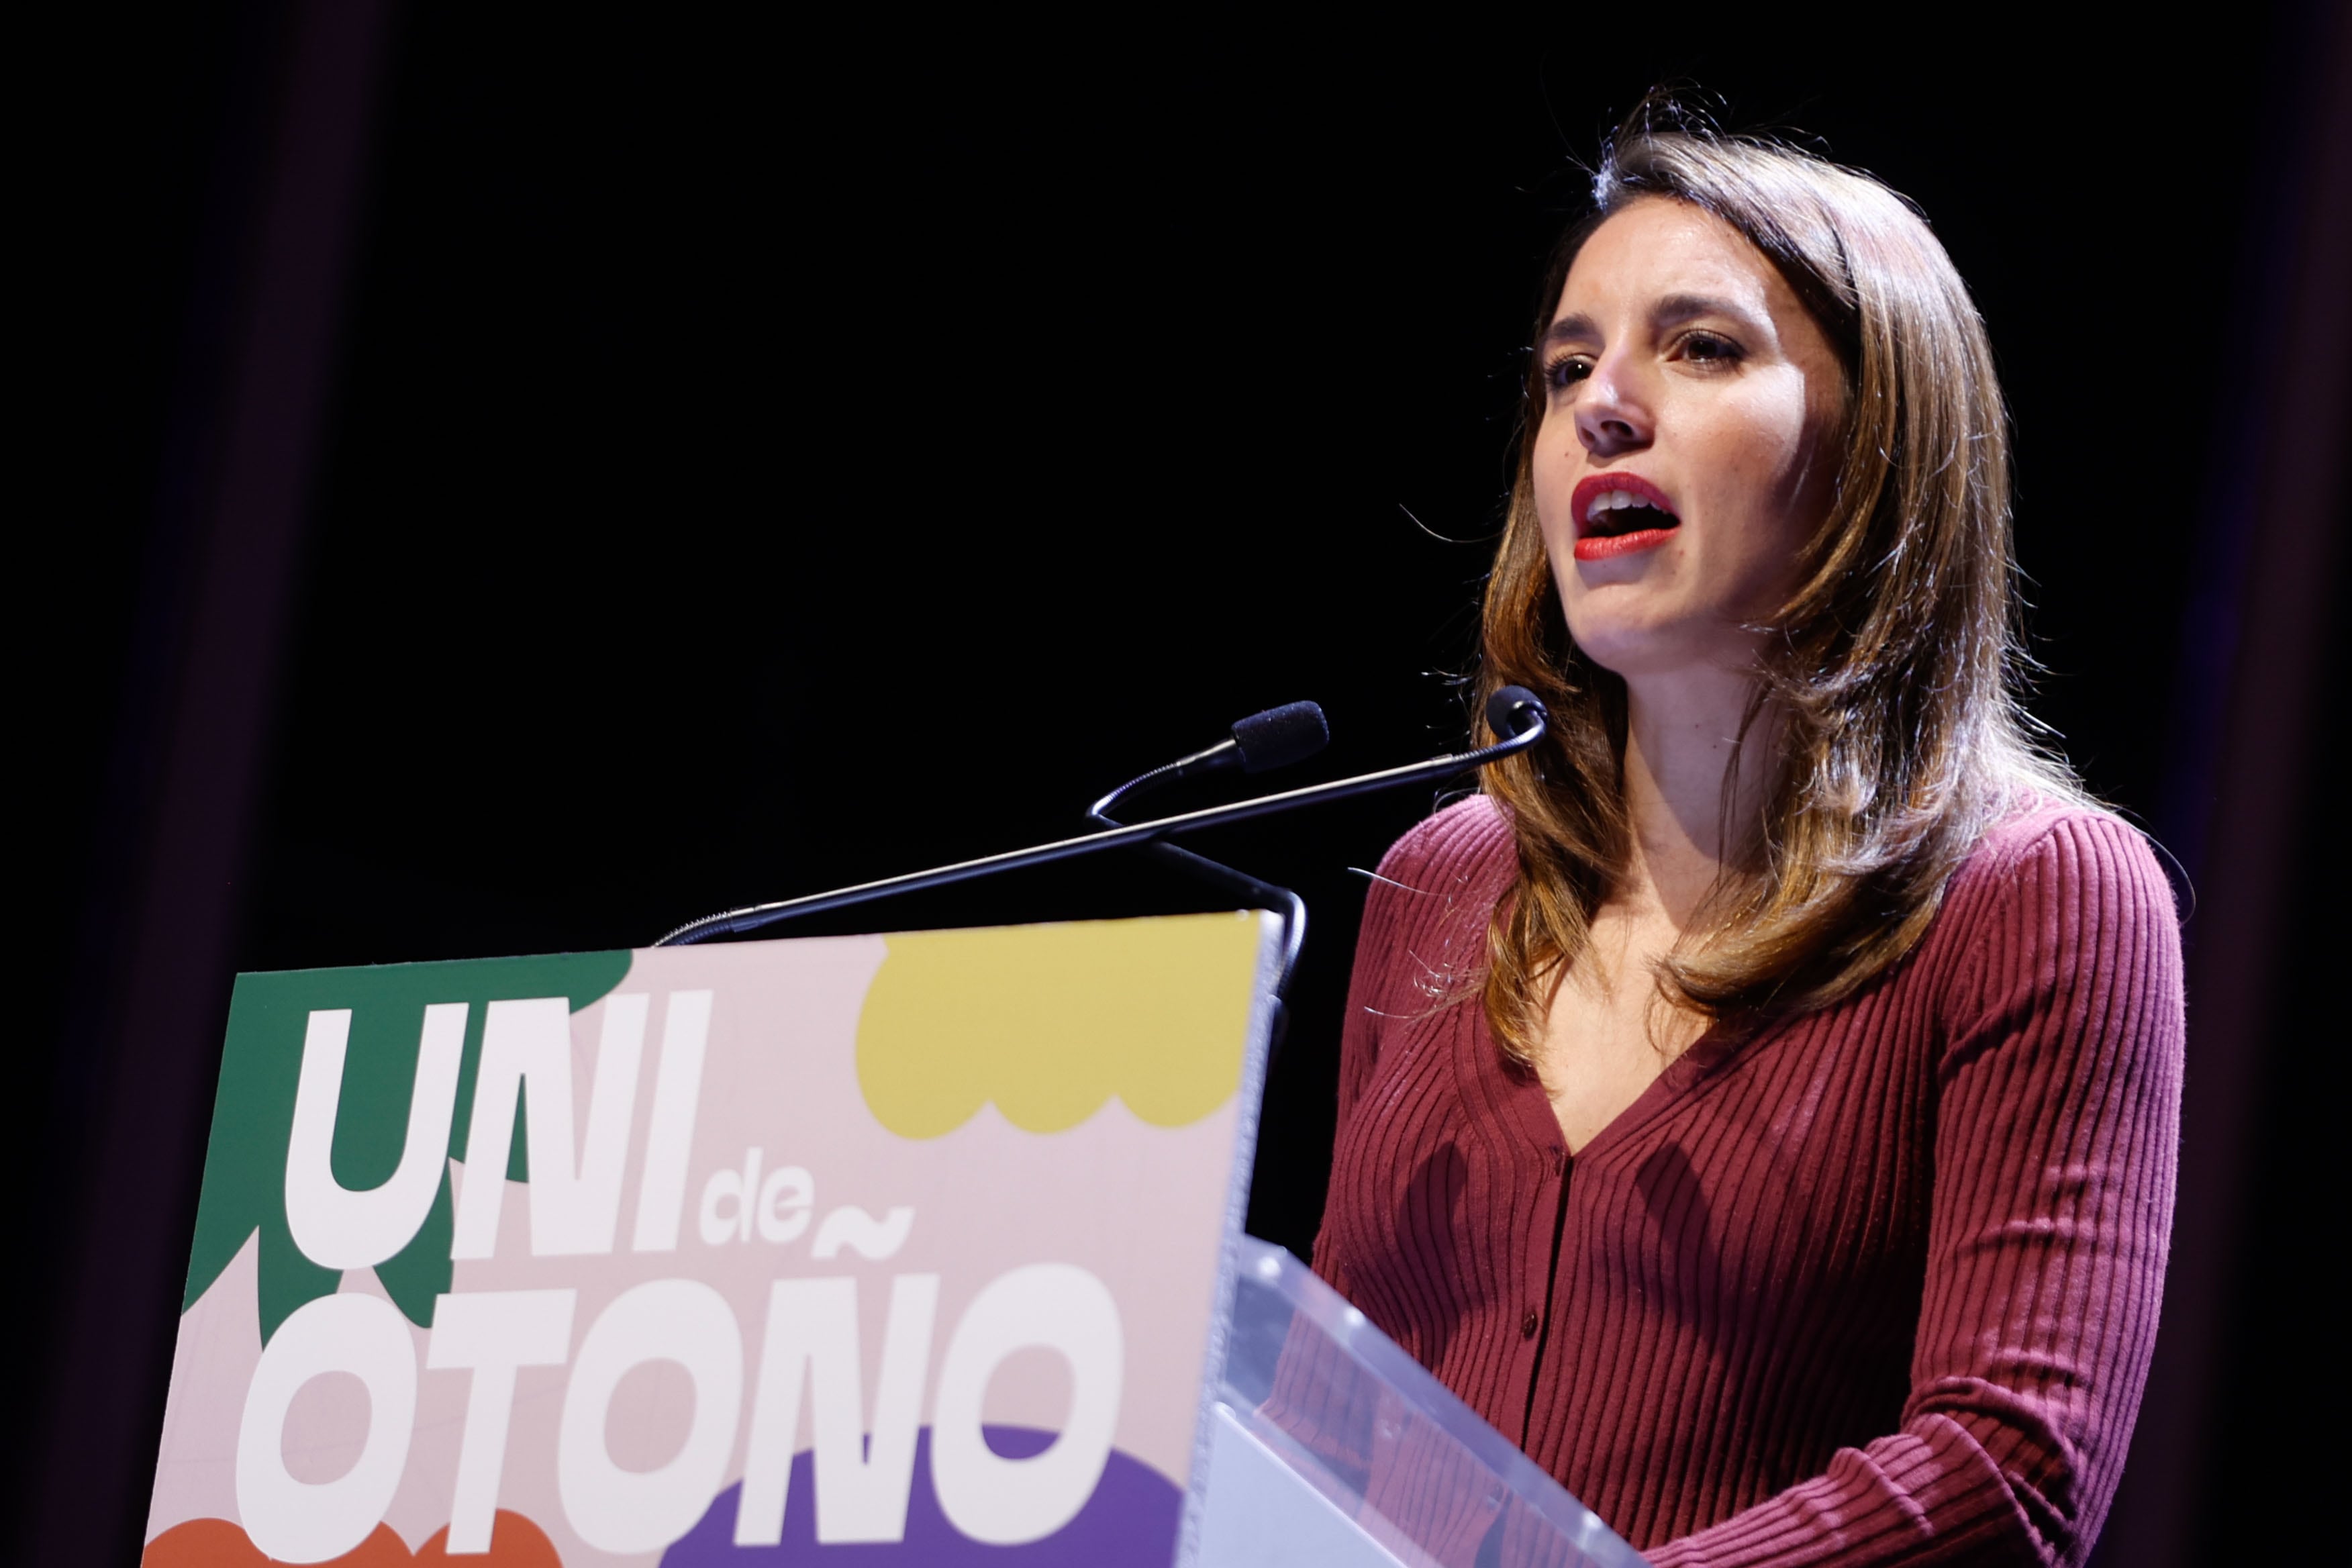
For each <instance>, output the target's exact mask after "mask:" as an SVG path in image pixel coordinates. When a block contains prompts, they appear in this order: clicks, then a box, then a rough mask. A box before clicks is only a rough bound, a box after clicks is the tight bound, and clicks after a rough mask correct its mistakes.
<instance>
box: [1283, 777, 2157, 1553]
mask: <svg viewBox="0 0 2352 1568" xmlns="http://www.w3.org/2000/svg"><path fill="white" fill-rule="evenodd" d="M1513 866H1514V859H1513V854H1512V848H1511V841H1510V833H1509V829H1508V827H1507V824H1506V823H1505V822H1504V821H1503V819H1502V817H1501V816H1500V815H1499V812H1498V810H1497V808H1496V806H1495V805H1493V804H1492V803H1491V802H1489V801H1487V800H1486V799H1485V798H1483V797H1480V798H1473V799H1471V800H1467V801H1464V802H1462V803H1461V804H1459V805H1454V806H1453V807H1451V808H1450V809H1448V810H1445V811H1444V812H1441V813H1439V814H1438V815H1437V816H1433V817H1432V818H1431V819H1430V820H1428V821H1427V822H1424V823H1423V824H1422V825H1421V826H1419V827H1417V828H1415V829H1414V830H1413V831H1412V833H1410V834H1408V835H1407V836H1406V837H1404V838H1403V839H1402V841H1400V842H1399V843H1398V845H1397V846H1396V847H1395V848H1394V849H1392V850H1391V851H1390V853H1389V855H1388V857H1387V858H1386V859H1385V860H1383V861H1382V862H1381V873H1380V879H1379V880H1377V881H1375V883H1374V884H1373V887H1372V890H1371V895H1370V900H1369V901H1368V903H1367V905H1366V907H1365V911H1364V923H1363V934H1362V938H1361V942H1360V946H1359V948H1358V952H1357V958H1356V973H1355V982H1354V984H1353V986H1352V988H1351V992H1350V994H1349V1018H1348V1024H1347V1028H1346V1033H1345V1036H1344V1038H1343V1043H1342V1046H1341V1054H1340V1069H1339V1070H1340V1078H1339V1140H1338V1145H1337V1148H1336V1151H1335V1154H1334V1159H1333V1163H1332V1170H1331V1187H1330V1197H1329V1203H1328V1209H1327V1211H1326V1215H1325V1218H1324V1222H1323V1229H1322V1232H1321V1235H1320V1236H1319V1237H1318V1240H1317V1242H1316V1247H1315V1258H1314V1261H1315V1268H1316V1269H1317V1270H1318V1272H1319V1273H1321V1274H1322V1275H1323V1276H1324V1278H1326V1279H1328V1280H1330V1281H1331V1283H1332V1284H1333V1285H1334V1286H1335V1287H1337V1288H1338V1289H1339V1290H1340V1291H1341V1292H1342V1293H1343V1294H1345V1295H1346V1296H1347V1297H1348V1299H1349V1300H1351V1301H1353V1302H1354V1303H1355V1304H1356V1305H1357V1306H1358V1307H1360V1308H1361V1309H1362V1310H1363V1311H1364V1312H1365V1314H1366V1315H1367V1316H1368V1317H1370V1319H1371V1321H1373V1322H1375V1323H1377V1324H1378V1325H1379V1326H1380V1327H1381V1329H1382V1330H1383V1331H1386V1332H1387V1333H1388V1334H1390V1335H1391V1337H1392V1338H1394V1339H1395V1340H1396V1341H1397V1342H1399V1343H1401V1344H1402V1345H1403V1346H1404V1347H1405V1349H1406V1350H1408V1351H1410V1352H1412V1354H1413V1355H1414V1356H1415V1357H1417V1358H1418V1359H1419V1360H1420V1361H1421V1362H1422V1363H1423V1364H1424V1365H1426V1366H1427V1367H1429V1368H1430V1370H1431V1371H1432V1372H1433V1373H1436V1374H1437V1376H1438V1377H1439V1378H1440V1379H1442V1380H1443V1381H1444V1383H1445V1384H1446V1385H1447V1386H1449V1387H1450V1388H1452V1389H1453V1390H1454V1392H1455V1393H1457V1394H1460V1395H1461V1396H1462V1397H1463V1398H1464V1399H1465V1400H1466V1401H1467V1402H1468V1403H1469V1404H1470V1405H1472V1406H1473V1407H1474V1408H1475V1409H1476V1410H1477V1411H1478V1413H1479V1414H1480V1415H1484V1416H1485V1417H1486V1419H1487V1420H1488V1421H1490V1422H1492V1423H1493V1424H1494V1425H1495V1426H1497V1427H1499V1428H1500V1429H1501V1430H1502V1431H1503V1432H1504V1433H1505V1434H1507V1436H1510V1437H1511V1438H1512V1439H1513V1440H1514V1441H1516V1442H1517V1443H1518V1444H1519V1445H1520V1446H1521V1447H1523V1448H1525V1449H1526V1450H1527V1452H1528V1454H1529V1455H1530V1456H1531V1457H1533V1458H1535V1460H1536V1461H1537V1462H1538V1463H1539V1464H1541V1465H1542V1466H1543V1467H1544V1468H1546V1469H1547V1470H1549V1471H1550V1472H1551V1474H1553V1475H1554V1476H1557V1477H1558V1478H1559V1479H1560V1481H1561V1482H1562V1484H1564V1485H1565V1486H1567V1488H1568V1489H1570V1491H1572V1492H1574V1493H1575V1494H1576V1495H1577V1496H1578V1497H1579V1498H1580V1499H1581V1500H1583V1501H1584V1503H1585V1504H1586V1505H1587V1506H1588V1507H1590V1508H1591V1509H1592V1510H1594V1511H1595V1512H1596V1513H1598V1514H1600V1515H1601V1518H1602V1519H1603V1520H1605V1521H1608V1523H1609V1524H1610V1525H1611V1526H1612V1528H1613V1529H1615V1530H1616V1531H1618V1532H1619V1533H1620V1534H1621V1535H1623V1536H1624V1537H1625V1538H1626V1539H1627V1540H1629V1541H1631V1542H1633V1544H1634V1545H1635V1546H1637V1547H1639V1548H1641V1549H1643V1552H1645V1553H1646V1554H1647V1555H1648V1557H1649V1558H1650V1560H1651V1561H1652V1562H1653V1563H1655V1564H1657V1565H1658V1568H1698V1565H1701V1564H1705V1565H1707V1568H1730V1565H1733V1564H1739V1565H1743V1568H1745V1565H1748V1564H1765V1563H1771V1564H1788V1563H1838V1564H1864V1563H1930V1562H1933V1563H1957V1562H1968V1563H2012V1562H2014V1563H2080V1562H2081V1561H2082V1560H2083V1559H2084V1557H2085V1556H2086V1555H2087V1554H2088V1552H2089V1551H2090V1547H2091V1543H2092V1542H2093V1541H2094V1540H2095V1538H2096V1536H2097V1533H2098V1530H2099V1525H2100V1522H2101V1521H2102V1520H2103V1519H2104V1517H2105V1513H2106V1510H2107V1505H2108V1503H2109V1501H2110V1500H2112V1499H2113V1497H2114V1495H2115V1489H2116V1481H2117V1479H2118V1477H2119V1475H2120V1472H2121V1469H2122V1466H2123V1461H2124V1452H2125V1449H2126V1446H2127V1443H2128V1439H2129V1437H2130V1435H2131V1428H2132V1421H2133V1418H2134V1416H2135V1415H2137V1410H2138V1406H2139V1398H2140V1390H2141V1386H2142V1384H2143V1383H2144V1382H2145V1380H2146V1378H2147V1364H2148V1354H2149V1352H2150V1349H2151V1347H2152V1342H2153V1341H2154V1338H2155V1334H2156V1321H2157V1306H2158V1298H2159V1296H2160V1294H2161V1291H2162V1286H2163V1277H2164V1261H2165V1248H2166V1242H2167V1237H2168V1231H2169V1227H2170V1223H2171V1215H2172V1196H2173V1173H2174V1165H2175V1159H2176V1151H2177V1147H2178V1142H2179V1100H2180V1068H2181V982H2180V956H2179V927H2178V923H2177V920H2176V915H2175V911H2174V908H2173V901H2172V896H2171V890H2170V889H2169V887H2168V885H2167V883H2166V881H2165V879H2164V877H2163V875H2162V873H2161V872H2160V871H2159V870H2158V867H2157V865H2156V863H2155V860H2154V859H2153V858H2152V857H2151V856H2150V854H2149V852H2148V849H2147V845H2146V844H2145V842H2144V841H2143V840H2142V839H2141V838H2140V837H2139V835H2138V834H2137V833H2135V832H2134V831H2132V830H2131V829H2130V828H2129V827H2127V826H2125V825H2124V824H2122V823H2120V822H2118V821H2116V819H2115V818H2113V817H2110V816H2103V815H2099V814H2096V813H2093V812H2088V811H2083V810H2078V809H2062V808H2058V807H2054V806H2049V805H2044V806H2041V807H2039V808H2037V809H2033V810H2031V811H2028V812H2026V813H2024V814H2023V815H2021V816H2016V817H2013V818H2011V820H2010V821H2008V822H2006V823H2004V824H2003V825H2001V826H1999V827H1997V828H1996V829H1994V830H1993V831H1992V832H1991V833H1990V834H1989V835H1987V837H1985V839H1984V841H1983V842H1982V843H1981V844H1980V845H1979V847H1977V849H1976V851H1975V853H1974V854H1973V855H1972V856H1971V858H1969V860H1968V861H1967V862H1966V864H1965V865H1963V866H1962V868H1960V869H1959V870H1958V872H1957V873H1956V874H1955V876H1954V878H1953V880H1952V883H1951V885H1950V887H1949V888H1948V890H1947V893H1946V897H1945V900H1944V904H1943V907H1942V910H1940V912H1939V913H1938V914H1937V917H1936V920H1935V921H1934V923H1933V925H1932V926H1931V927H1930V928H1929V930H1928V931H1927V935H1926V937H1925V938H1924V939H1923V940H1922V942H1921V943H1920V945H1919V946H1918V947H1917V948H1916V950H1915V951H1914V952H1912V953H1911V954H1910V955H1909V956H1908V957H1907V958H1906V960H1905V961H1904V962H1903V963H1900V964H1898V965H1896V966H1895V968H1894V969H1892V970H1891V971H1889V972H1888V973H1886V974H1885V975H1883V976H1881V977H1880V978H1879V980H1878V981H1876V982H1875V983H1874V984H1873V985H1871V986H1870V987H1869V988H1868V989H1866V990H1865V991H1864V992H1863V993H1862V994H1859V995H1857V996H1855V997H1853V998H1852V999H1851V1000H1849V1001H1847V1002H1844V1003H1843V1004H1840V1005H1836V1006H1833V1007H1831V1008H1828V1009H1826V1010H1824V1011H1822V1012H1819V1013H1815V1014H1812V1015H1811V1016H1804V1017H1800V1018H1797V1019H1794V1020H1792V1021H1789V1022H1785V1023H1782V1024H1780V1025H1779V1026H1775V1027H1772V1028H1770V1029H1769V1030H1768V1031H1766V1032H1764V1033H1762V1034H1760V1035H1759V1036H1757V1037H1753V1038H1751V1039H1749V1040H1748V1042H1747V1043H1746V1044H1744V1045H1741V1046H1738V1047H1727V1046H1725V1045H1724V1044H1722V1043H1721V1042H1720V1041H1719V1040H1718V1039H1717V1038H1716V1037H1706V1038H1702V1039H1701V1040H1700V1041H1699V1043H1698V1044H1697V1045H1696V1046H1695V1047H1692V1048H1691V1049H1690V1050H1689V1051H1687V1052H1686V1053H1685V1054H1684V1055H1683V1056H1681V1057H1679V1058H1676V1059H1675V1061H1674V1062H1673V1063H1671V1064H1670V1065H1669V1066H1668V1067H1667V1068H1666V1070H1665V1071H1664V1074H1663V1075H1662V1076H1661V1077H1660V1078H1659V1079H1658V1080H1657V1081H1656V1082H1655V1083H1654V1084H1652V1085H1651V1086H1650V1088H1649V1089H1647V1090H1646V1091H1644V1092H1643V1095H1642V1096H1641V1098H1640V1099H1638V1100H1635V1101H1634V1102H1633V1105H1632V1106H1631V1107H1629V1108H1628V1109H1627V1110H1625V1111H1624V1113H1623V1114H1622V1115H1620V1116H1619V1117H1618V1118H1617V1119H1616V1120H1615V1121H1612V1122H1611V1123H1610V1124H1609V1125H1608V1126H1607V1127H1606V1128H1604V1129H1603V1130H1602V1131H1601V1132H1600V1133H1599V1134H1598V1135H1597V1136H1596V1137H1594V1139H1593V1140H1592V1142H1591V1143H1590V1144H1588V1145H1587V1146H1586V1147H1585V1148H1584V1149H1583V1150H1582V1151H1581V1152H1579V1153H1578V1155H1577V1156H1576V1157H1575V1158H1574V1159H1573V1160H1570V1159H1569V1158H1568V1157H1567V1153H1566V1148H1565V1141H1564V1140H1563V1139H1562V1137H1561V1135H1560V1131H1559V1122H1558V1121H1556V1120H1555V1119H1554V1117H1553V1115H1552V1110H1551V1106H1550V1104H1549V1100H1547V1099H1546V1097H1545V1095H1544V1092H1543V1089H1542V1088H1541V1087H1540V1086H1539V1085H1538V1084H1537V1083H1536V1082H1534V1081H1533V1080H1532V1079H1529V1078H1528V1077H1527V1076H1526V1075H1524V1074H1522V1073H1517V1072H1515V1071H1512V1070H1509V1069H1508V1068H1506V1066H1505V1064H1504V1062H1503V1060H1502V1058H1501V1057H1500V1056H1499V1055H1498V1053H1497V1051H1496V1046H1495V1043H1494V1040H1493V1038H1492V1037H1491V1036H1490V1035H1489V1033H1488V1031H1487V1028H1486V1020H1485V1016H1484V1015H1483V1012H1482V1010H1481V1008H1480V1005H1479V1004H1478V1001H1477V999H1476V995H1475V984H1473V985H1470V986H1468V987H1467V988H1466V994H1465V985H1464V984H1462V980H1463V977H1464V976H1465V975H1466V974H1475V965H1476V964H1477V963H1478V962H1479V959H1480V956H1481V953H1482V951H1483V944H1484V940H1485V935H1484V933H1485V931H1486V921H1487V916H1488V914H1489V912H1490V911H1491V910H1493V908H1494V906H1495V903H1496V900H1497V899H1498V898H1499V897H1500V896H1501V895H1502V893H1503V892H1504V891H1505V890H1506V889H1507V887H1508V886H1509V883H1510V879H1511V875H1512V870H1513Z"/></svg>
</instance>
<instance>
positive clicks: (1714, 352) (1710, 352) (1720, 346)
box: [1682, 332, 1739, 360]
mask: <svg viewBox="0 0 2352 1568" xmlns="http://www.w3.org/2000/svg"><path fill="white" fill-rule="evenodd" d="M1682 350H1683V357H1684V358H1685V359H1695V360H1736V359H1738V357H1739V345H1738V343H1735V342H1732V341H1731V340H1730V339H1729V338H1723V337H1717V335H1716V334H1715V333H1713V332H1693V333H1691V334H1690V335H1689V336H1688V337H1686V338H1685V339H1684V340H1683V342H1682Z"/></svg>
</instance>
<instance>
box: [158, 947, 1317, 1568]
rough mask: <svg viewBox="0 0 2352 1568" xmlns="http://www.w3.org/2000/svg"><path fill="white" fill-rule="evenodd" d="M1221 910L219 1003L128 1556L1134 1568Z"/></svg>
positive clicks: (1209, 1236)
mask: <svg viewBox="0 0 2352 1568" xmlns="http://www.w3.org/2000/svg"><path fill="white" fill-rule="evenodd" d="M1278 962H1279V953H1278V943H1277V942H1276V926H1275V922H1274V921H1272V919H1271V918H1270V917H1266V916H1262V915H1256V914H1224V915H1199V916H1185V917H1181V918H1171V919H1159V920H1141V921H1105V922H1098V923H1086V924H1070V925H1058V926H1034V927H1025V928H1009V929H1003V930H990V931H945V932H929V933H919V934H914V935H906V936H889V937H846V938H828V939H822V940H806V941H787V942H742V943H735V944H731V945H727V946H720V947H688V948H656V949H645V950H639V951H636V952H609V953H591V954H580V955H572V956H565V957H556V958H526V959H499V960H482V961H478V962H470V963H426V964H406V965H392V966H384V967H378V968H362V969H337V970H316V971H307V972H299V973H270V974H247V975H242V976H240V977H239V978H238V981H237V984H236V994H235V999H234V1001H233V1003H232V1005H231V1007H230V1015H229V1026H228V1037H227V1043H226V1050H225V1055H224V1059H223V1063H222V1069H221V1080H220V1091H219V1098H218V1102H217V1105H216V1107H215V1112H214V1120H213V1129H212V1137H211V1142H210V1145H209V1149H208V1152H207V1156H206V1160H205V1180H204V1192H203V1198H202V1202H201V1205H200V1211H199V1214H198V1216H197V1222H196V1231H195V1238H194V1256H193V1259H192V1263H191V1267H190V1270H189V1275H188V1283H187V1290H186V1295H185V1299H184V1311H183V1316H182V1319H181V1322H180V1331H179V1342H178V1346H177V1350H176V1352H175V1354H174V1357H173V1368H172V1384H171V1392H170V1402H169V1406H168V1409H167V1412H166V1415H165V1418H164V1426H163V1443H162V1451H161V1455H160V1458H159V1460H158V1464H157V1467H156V1474H155V1487H154V1492H153V1498H152V1504H151V1509H150V1513H149V1519H148V1527H147V1540H148V1546H147V1555H146V1562H147V1563H149V1564H150V1565H151V1568H195V1565H197V1564H204V1565H206V1568H210V1565H215V1564H223V1563H262V1562H264V1561H267V1560H268V1559H273V1558H274V1559H277V1560H279V1561H284V1562H293V1563H319V1562H329V1561H334V1560H337V1559H344V1558H347V1559H348V1560H349V1561H350V1562H352V1563H365V1564H371V1565H372V1564H375V1563H404V1562H409V1561H429V1562H437V1561H441V1560H443V1559H444V1558H464V1559H467V1560H470V1561H476V1562H482V1563H496V1564H501V1565H505V1564H525V1563H529V1564H534V1565H537V1564H551V1563H558V1562H561V1563H564V1564H568V1565H570V1568H586V1565H588V1564H593V1563H646V1564H652V1563H660V1564H663V1565H665V1568H689V1565H696V1564H714V1565H715V1564H722V1563H725V1564H732V1563H746V1564H749V1563H803V1562H814V1563H824V1562H828V1561H834V1560H836V1559H839V1560H842V1561H851V1560H853V1559H854V1560H855V1561H857V1562H869V1561H870V1562H874V1563H890V1562H905V1563H961V1562H966V1561H970V1562H974V1563H978V1562H982V1561H985V1562H988V1563H998V1562H1005V1563H1022V1562H1027V1563H1090V1564H1098V1565H1104V1568H1112V1565H1117V1564H1124V1563H1135V1564H1150V1565H1151V1568H1162V1565H1164V1564H1167V1563H1171V1561H1172V1560H1173V1559H1174V1558H1175V1556H1176V1554H1177V1551H1178V1547H1179V1542H1180V1540H1181V1538H1182V1535H1183V1533H1184V1531H1185V1529H1186V1521H1185V1518H1184V1514H1185V1510H1186V1496H1187V1488H1188V1486H1189V1485H1191V1484H1192V1481H1193V1479H1194V1477H1195V1475H1196V1473H1199V1472H1201V1471H1202V1469H1203V1468H1204V1466H1203V1464H1202V1460H1201V1458H1200V1456H1202V1455H1203V1454H1204V1453H1205V1452H1206V1450H1207V1445H1208V1442H1209V1440H1210V1430H1211V1429H1210V1426H1208V1424H1207V1423H1206V1422H1204V1418H1203V1412H1204V1408H1205V1402H1204V1397H1203V1391H1204V1389H1205V1388H1207V1387H1209V1386H1210V1385H1212V1384H1214V1383H1215V1382H1216V1378H1215V1376H1214V1375H1213V1373H1214V1369H1215V1368H1217V1367H1219V1366H1221V1365H1222V1364H1223V1362H1222V1349H1223V1347H1222V1346H1221V1345H1220V1344H1218V1343H1215V1342H1214V1341H1215V1340H1216V1339H1217V1338H1218V1337H1219V1336H1218V1332H1217V1325H1218V1324H1219V1323H1220V1322H1221V1321H1223V1315H1224V1310H1225V1306H1226V1303H1227V1302H1228V1301H1229V1300H1230V1296H1231V1290H1232V1287H1233V1279H1232V1269H1233V1266H1234V1265H1233V1258H1234V1245H1235V1240H1236V1237H1238V1235H1239V1230H1240V1219H1241V1209H1242V1203H1243V1199H1244V1194H1245V1193H1246V1188H1247V1183H1248V1172H1249V1162H1250V1154H1251V1149H1252V1143H1253V1141H1254V1139H1255V1121H1256V1107H1257V1100H1258V1090H1259V1086H1260V1078H1261V1074H1262V1071H1263V1063H1264V1053H1265V1037H1266V1029H1267V1024H1268V1017H1267V1007H1266V1003H1265V997H1266V996H1267V994H1268V985H1269V984H1270V982H1271V980H1272V978H1273V973H1274V966H1275V965H1276V963H1278Z"/></svg>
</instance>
